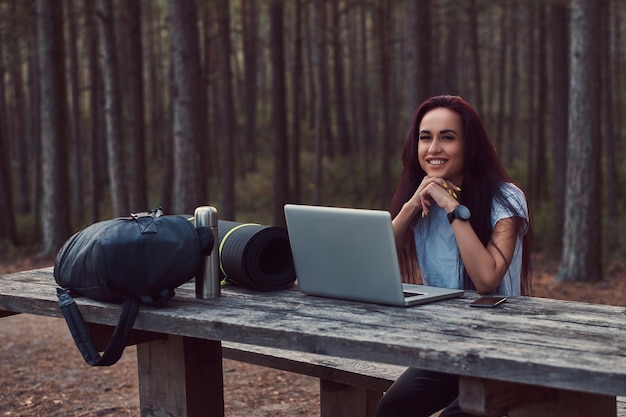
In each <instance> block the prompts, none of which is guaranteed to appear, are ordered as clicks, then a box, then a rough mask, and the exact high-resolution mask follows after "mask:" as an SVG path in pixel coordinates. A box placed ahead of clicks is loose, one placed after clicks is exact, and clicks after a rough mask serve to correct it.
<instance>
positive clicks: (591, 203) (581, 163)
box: [557, 0, 602, 281]
mask: <svg viewBox="0 0 626 417" xmlns="http://www.w3.org/2000/svg"><path fill="white" fill-rule="evenodd" d="M600 9H601V7H600V3H599V2H597V0H573V2H572V3H571V26H570V27H571V42H570V68H571V79H570V86H569V91H570V106H569V124H568V142H567V152H568V161H567V179H566V183H565V184H564V186H566V188H567V189H566V191H565V227H564V231H563V253H562V256H561V265H560V267H559V272H558V275H557V279H558V280H560V281H597V280H601V279H602V241H601V230H602V208H601V204H600V202H601V195H602V194H601V188H602V187H601V181H600V179H601V176H600V158H601V153H600V151H601V147H600V146H598V145H597V144H599V143H602V139H601V138H600V137H599V135H600V123H599V118H600V114H599V109H600V95H599V93H600V68H599V65H598V63H599V62H600V48H598V45H600V32H599V31H597V28H598V27H600V23H601V19H600ZM557 186H558V184H557Z"/></svg>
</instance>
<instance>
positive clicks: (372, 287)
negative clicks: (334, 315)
mask: <svg viewBox="0 0 626 417" xmlns="http://www.w3.org/2000/svg"><path fill="white" fill-rule="evenodd" d="M284 210H285V219H286V221H287V232H288V234H289V242H290V245H291V252H292V255H293V262H294V266H295V270H296V278H297V280H298V287H299V289H300V291H302V292H303V293H305V294H308V295H315V296H321V297H331V298H340V299H346V300H354V301H361V302H368V303H376V304H386V305H394V306H413V305H418V304H424V303H428V302H433V301H437V300H444V299H448V298H454V297H459V296H461V295H463V290H459V289H449V288H439V287H431V286H426V285H415V284H404V283H402V277H401V275H400V265H399V263H398V255H397V253H396V244H395V240H394V235H393V227H392V224H391V214H390V213H389V212H387V211H380V210H367V209H354V208H340V207H322V206H308V205H296V204H286V205H285V207H284Z"/></svg>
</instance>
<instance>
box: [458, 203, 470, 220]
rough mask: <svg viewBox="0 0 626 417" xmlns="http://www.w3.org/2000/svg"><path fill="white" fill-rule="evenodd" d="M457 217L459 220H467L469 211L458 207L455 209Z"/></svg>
mask: <svg viewBox="0 0 626 417" xmlns="http://www.w3.org/2000/svg"><path fill="white" fill-rule="evenodd" d="M455 211H456V213H457V216H458V218H459V219H463V220H469V218H470V211H469V209H468V208H467V207H465V206H464V205H460V206H458V207H457V208H456V209H455Z"/></svg>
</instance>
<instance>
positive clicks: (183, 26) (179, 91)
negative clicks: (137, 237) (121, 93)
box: [169, 0, 206, 213]
mask: <svg viewBox="0 0 626 417" xmlns="http://www.w3.org/2000/svg"><path fill="white" fill-rule="evenodd" d="M169 8H170V12H171V19H172V64H173V73H174V80H173V83H174V88H175V96H174V97H173V100H174V103H173V105H174V109H173V110H174V120H173V122H174V190H173V195H174V196H175V197H176V198H175V199H174V201H173V202H174V207H173V209H174V211H175V212H177V213H192V212H193V211H194V210H195V208H196V207H198V206H200V205H203V204H205V202H206V191H205V189H204V184H205V182H204V181H203V180H202V178H201V177H202V175H201V169H200V167H201V164H202V161H201V159H200V155H201V154H200V152H198V149H200V142H199V141H200V140H204V138H205V137H204V136H203V134H205V133H206V129H204V126H205V125H204V123H205V122H204V120H205V111H204V109H205V100H204V97H205V95H204V89H203V88H200V86H202V85H203V83H202V58H201V55H200V42H199V37H198V36H199V34H198V11H197V8H196V2H195V0H170V1H169Z"/></svg>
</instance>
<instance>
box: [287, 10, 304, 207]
mask: <svg viewBox="0 0 626 417" xmlns="http://www.w3.org/2000/svg"><path fill="white" fill-rule="evenodd" d="M296 2H297V3H296V7H295V10H294V13H295V17H294V25H293V30H294V32H295V34H294V37H293V53H294V57H293V67H292V69H291V81H292V88H291V89H292V95H291V103H292V104H291V114H292V128H291V142H290V143H291V149H290V155H291V158H290V160H291V169H290V172H291V175H290V176H289V177H290V178H291V179H292V182H291V195H290V199H291V200H292V201H294V202H296V203H299V202H300V201H301V198H302V172H301V167H300V152H301V151H300V132H301V129H302V124H301V118H302V113H303V112H302V104H303V103H304V101H303V99H304V95H303V94H302V91H303V89H304V77H303V75H302V73H303V71H304V62H303V57H302V55H303V54H302V33H303V30H302V1H301V0H296Z"/></svg>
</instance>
